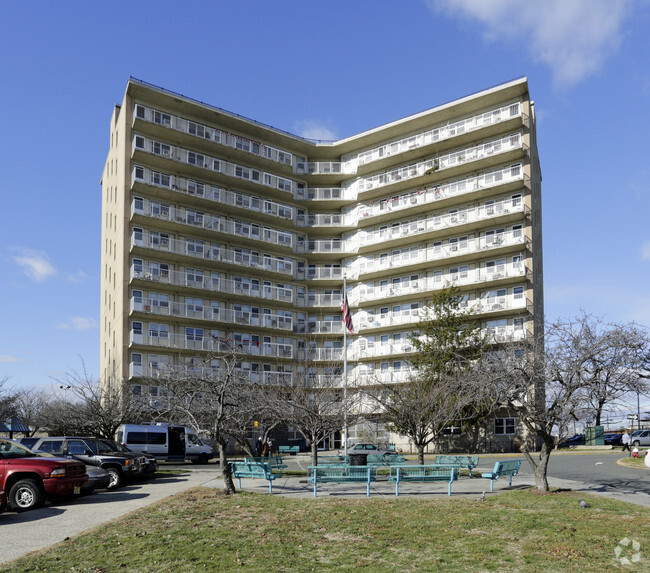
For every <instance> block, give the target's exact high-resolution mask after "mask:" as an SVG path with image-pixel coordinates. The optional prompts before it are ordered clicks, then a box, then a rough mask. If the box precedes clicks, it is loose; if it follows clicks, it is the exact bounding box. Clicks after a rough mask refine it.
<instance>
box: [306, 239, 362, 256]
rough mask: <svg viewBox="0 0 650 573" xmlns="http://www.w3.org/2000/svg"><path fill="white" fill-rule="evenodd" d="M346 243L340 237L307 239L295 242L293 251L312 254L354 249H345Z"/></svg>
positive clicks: (343, 251)
mask: <svg viewBox="0 0 650 573" xmlns="http://www.w3.org/2000/svg"><path fill="white" fill-rule="evenodd" d="M346 246H348V243H346V242H344V241H343V240H342V239H307V240H299V241H297V242H296V246H295V248H294V252H295V253H301V254H302V253H309V254H311V253H313V254H331V253H334V254H340V255H342V254H347V253H350V252H354V251H349V250H347V249H346Z"/></svg>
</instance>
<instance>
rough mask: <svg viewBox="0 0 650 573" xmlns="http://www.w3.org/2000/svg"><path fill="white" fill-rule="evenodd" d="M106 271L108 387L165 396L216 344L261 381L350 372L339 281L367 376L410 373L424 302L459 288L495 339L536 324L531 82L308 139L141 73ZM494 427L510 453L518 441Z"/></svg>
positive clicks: (105, 251) (118, 145) (351, 341)
mask: <svg viewBox="0 0 650 573" xmlns="http://www.w3.org/2000/svg"><path fill="white" fill-rule="evenodd" d="M101 275H102V279H101V373H102V378H103V380H104V381H105V383H109V382H110V381H111V380H113V381H119V380H124V381H127V382H128V385H129V387H130V391H131V392H133V393H134V394H137V395H141V396H143V397H144V398H146V399H147V400H150V401H151V402H152V403H154V404H155V401H156V399H157V395H158V393H159V392H160V391H161V388H159V387H158V386H156V385H152V383H151V382H150V380H151V379H152V378H155V377H156V375H157V374H158V373H160V372H161V371H165V370H168V369H175V368H190V369H191V368H194V367H196V364H197V357H198V356H201V355H206V354H207V353H209V352H210V351H214V350H218V346H219V342H218V340H227V341H231V342H232V343H234V344H236V345H237V346H238V347H241V349H242V352H243V354H244V358H243V360H242V362H241V368H242V369H243V370H246V371H248V372H250V375H251V377H253V378H254V379H264V380H266V381H268V382H278V381H282V380H287V379H289V378H290V377H291V376H292V375H293V374H294V373H296V372H298V371H299V370H300V369H301V368H303V366H301V363H304V362H305V361H307V360H309V361H312V362H311V363H310V367H311V370H310V371H309V375H310V376H313V377H314V379H315V380H317V379H318V377H319V376H323V375H331V374H332V373H335V374H340V372H341V364H342V358H343V348H342V346H343V323H342V321H341V311H340V308H341V304H342V297H343V290H342V289H343V280H344V277H345V278H346V280H347V295H348V300H349V303H350V307H351V309H352V319H353V324H354V328H355V331H356V333H357V334H356V335H355V336H350V337H349V338H348V367H349V374H348V377H353V378H354V380H358V381H360V382H362V383H363V381H364V380H373V379H374V380H376V379H381V380H383V381H394V382H399V381H402V380H404V379H405V377H406V375H407V372H408V367H407V360H408V357H409V353H411V352H412V348H411V345H410V343H409V338H408V334H409V333H410V332H411V331H412V330H413V329H414V327H415V325H416V324H417V322H418V321H419V318H420V315H419V309H421V308H422V307H424V306H426V305H427V304H429V302H430V300H431V293H432V292H433V291H434V290H436V289H439V288H442V287H443V286H445V285H448V284H454V285H458V286H460V288H461V289H462V291H463V293H464V294H465V295H466V296H467V304H468V305H469V306H470V307H472V308H475V309H476V310H477V311H478V312H479V313H480V320H481V325H482V327H483V328H484V329H485V330H486V331H489V332H490V333H492V334H493V335H494V337H496V339H498V340H511V339H521V338H523V337H525V336H529V335H532V334H533V333H534V332H536V331H537V332H541V329H543V316H544V302H543V291H542V282H543V281H542V277H543V271H542V225H541V172H540V167H539V161H538V155H537V144H536V136H535V111H534V105H533V102H532V101H531V99H530V95H529V93H528V83H527V80H526V79H525V78H521V79H517V80H514V81H511V82H508V83H505V84H502V85H499V86H496V87H493V88H490V89H487V90H485V91H481V92H479V93H476V94H473V95H470V96H467V97H463V98H460V99H458V100H455V101H452V102H449V103H446V104H443V105H439V106H437V107H435V108H432V109H429V110H426V111H424V112H420V113H417V114H415V115H411V116H409V117H406V118H404V119H400V120H397V121H394V122H391V123H388V124H386V125H382V126H380V127H377V128H374V129H370V130H368V131H365V132H363V133H360V134H358V135H354V136H352V137H348V138H346V139H342V140H340V141H335V142H314V141H310V140H307V139H304V138H301V137H298V136H296V135H293V134H290V133H286V132H284V131H281V130H279V129H275V128H273V127H270V126H267V125H264V124H262V123H259V122H257V121H254V120H251V119H247V118H245V117H241V116H239V115H237V114H235V113H231V112H228V111H225V110H223V109H219V108H217V107H214V106H211V105H208V104H205V103H201V102H198V101H195V100H192V99H190V98H188V97H185V96H181V95H179V94H176V93H173V92H170V91H167V90H165V89H162V88H159V87H155V86H152V85H149V84H147V83H144V82H142V81H139V80H135V79H131V80H129V82H128V84H127V88H126V93H125V96H124V101H123V102H122V104H121V105H118V106H116V107H115V109H114V111H113V116H112V119H111V125H110V148H109V152H108V158H107V160H106V165H105V168H104V172H103V175H102V255H101ZM215 366H216V363H215ZM491 423H493V424H494V427H493V431H494V434H495V439H497V441H498V440H502V442H503V444H507V443H509V442H510V441H512V439H513V438H514V437H515V435H516V434H517V432H518V430H517V429H516V426H517V422H516V420H514V419H510V418H500V419H496V420H494V421H493V422H491ZM350 437H351V438H354V437H355V436H354V434H351V436H350ZM357 437H359V436H357ZM503 447H507V445H504V446H503Z"/></svg>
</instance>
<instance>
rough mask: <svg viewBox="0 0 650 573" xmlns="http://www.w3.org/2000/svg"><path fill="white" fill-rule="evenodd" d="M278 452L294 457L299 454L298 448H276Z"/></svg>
mask: <svg viewBox="0 0 650 573" xmlns="http://www.w3.org/2000/svg"><path fill="white" fill-rule="evenodd" d="M278 452H280V453H281V454H289V455H290V456H295V455H296V454H297V453H299V452H300V446H278Z"/></svg>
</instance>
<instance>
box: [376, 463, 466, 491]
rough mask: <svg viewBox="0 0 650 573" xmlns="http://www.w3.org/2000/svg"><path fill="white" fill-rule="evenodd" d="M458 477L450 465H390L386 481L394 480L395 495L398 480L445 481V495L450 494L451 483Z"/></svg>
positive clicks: (397, 488) (397, 489)
mask: <svg viewBox="0 0 650 573" xmlns="http://www.w3.org/2000/svg"><path fill="white" fill-rule="evenodd" d="M457 478H458V473H457V472H456V468H454V467H451V466H435V465H428V466H413V465H403V466H399V465H396V466H391V468H390V475H389V476H388V481H394V482H395V495H396V496H397V495H399V484H400V482H404V481H405V482H428V481H446V482H448V484H449V485H448V486H447V495H451V484H452V482H453V481H454V480H455V479H457Z"/></svg>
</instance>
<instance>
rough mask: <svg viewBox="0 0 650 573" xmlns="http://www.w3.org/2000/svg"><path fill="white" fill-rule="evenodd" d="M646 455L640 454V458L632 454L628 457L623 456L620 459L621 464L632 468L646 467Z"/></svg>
mask: <svg viewBox="0 0 650 573" xmlns="http://www.w3.org/2000/svg"><path fill="white" fill-rule="evenodd" d="M644 458H645V455H643V456H639V457H638V458H633V457H632V456H628V457H627V458H621V459H619V460H618V463H619V464H622V465H624V466H629V467H632V468H644V469H645V468H646V465H645V459H644Z"/></svg>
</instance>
